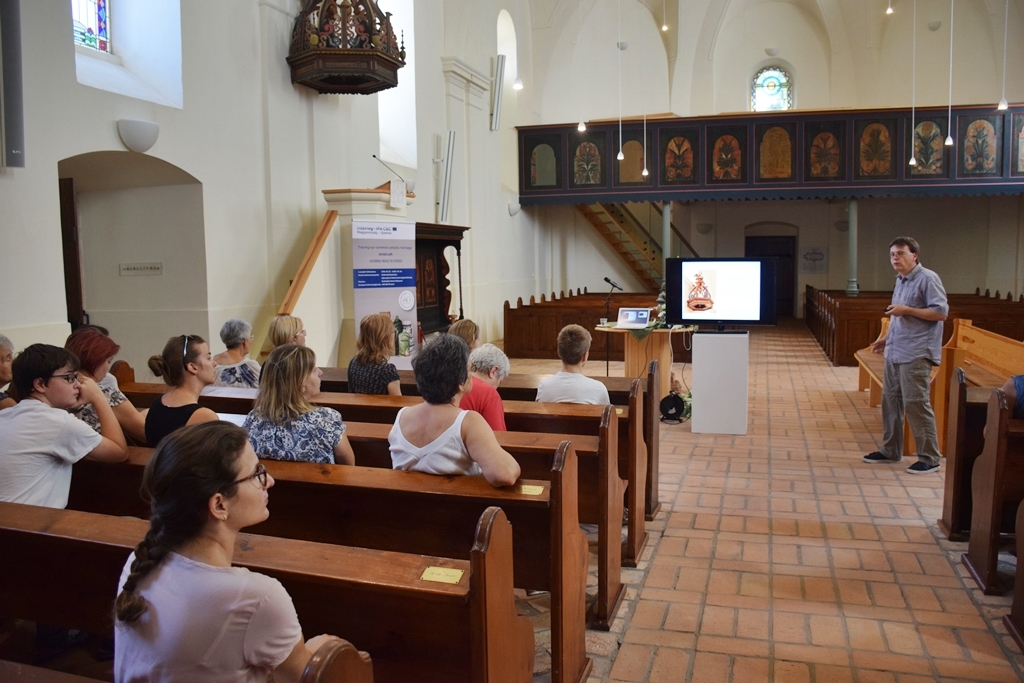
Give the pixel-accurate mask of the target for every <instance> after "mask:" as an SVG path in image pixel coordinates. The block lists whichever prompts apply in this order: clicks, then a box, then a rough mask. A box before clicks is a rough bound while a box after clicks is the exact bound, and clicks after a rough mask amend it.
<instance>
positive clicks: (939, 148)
mask: <svg viewBox="0 0 1024 683" xmlns="http://www.w3.org/2000/svg"><path fill="white" fill-rule="evenodd" d="M946 124H947V119H946V117H945V116H940V117H934V118H932V117H926V118H923V119H915V120H914V129H913V130H910V119H906V128H907V136H906V137H907V142H906V143H905V145H906V148H907V161H908V162H909V161H910V155H911V154H913V155H914V158H915V159H917V165H915V166H907V171H906V178H907V179H911V180H924V179H928V178H948V177H949V154H948V153H947V152H946V145H945V142H946Z"/></svg>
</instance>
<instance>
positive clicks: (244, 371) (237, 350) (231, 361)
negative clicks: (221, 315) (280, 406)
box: [213, 318, 260, 389]
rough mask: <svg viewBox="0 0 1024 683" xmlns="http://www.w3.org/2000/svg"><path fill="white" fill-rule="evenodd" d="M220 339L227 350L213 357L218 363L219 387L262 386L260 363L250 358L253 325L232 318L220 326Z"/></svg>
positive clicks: (247, 387)
mask: <svg viewBox="0 0 1024 683" xmlns="http://www.w3.org/2000/svg"><path fill="white" fill-rule="evenodd" d="M220 340H221V341H222V342H224V346H226V347H227V350H226V351H224V353H218V354H217V355H216V356H214V357H213V361H214V362H215V363H216V364H217V381H215V382H214V385H216V386H218V387H241V388H245V389H258V388H259V386H260V364H259V363H257V362H256V361H254V360H253V359H252V358H249V350H250V349H249V347H250V345H251V344H252V325H250V324H249V323H247V322H245V321H244V320H239V319H238V318H232V319H231V320H229V321H227V322H226V323H224V325H223V326H222V327H221V328H220Z"/></svg>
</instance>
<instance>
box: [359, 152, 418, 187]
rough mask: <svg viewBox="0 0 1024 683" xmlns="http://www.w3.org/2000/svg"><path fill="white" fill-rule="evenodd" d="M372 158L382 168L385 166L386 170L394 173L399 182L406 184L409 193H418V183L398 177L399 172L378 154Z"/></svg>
mask: <svg viewBox="0 0 1024 683" xmlns="http://www.w3.org/2000/svg"><path fill="white" fill-rule="evenodd" d="M370 156H372V157H373V158H374V159H376V160H377V163H379V164H380V165H381V166H383V167H384V168H386V169H388V170H389V171H391V172H392V173H394V174H395V175H396V176H397V177H398V179H399V180H401V181H402V182H403V183H405V186H406V187H407V188H408V189H409V192H415V191H416V181H415V180H406V179H405V178H403V177H402V176H400V175H398V171H396V170H395V169H393V168H391V167H390V166H388V165H387V164H385V163H384V162H383V161H381V160H380V157H379V156H377V155H376V154H371V155H370Z"/></svg>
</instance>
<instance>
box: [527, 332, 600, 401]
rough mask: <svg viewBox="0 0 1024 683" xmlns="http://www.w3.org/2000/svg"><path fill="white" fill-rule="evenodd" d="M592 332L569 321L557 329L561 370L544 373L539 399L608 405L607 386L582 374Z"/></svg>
mask: <svg viewBox="0 0 1024 683" xmlns="http://www.w3.org/2000/svg"><path fill="white" fill-rule="evenodd" d="M590 341H591V336H590V332H588V331H587V330H586V328H583V327H580V326H579V325H566V326H565V327H563V328H562V331H561V332H559V333H558V357H559V358H561V359H562V370H561V372H557V373H555V374H554V375H551V376H550V377H545V378H544V379H542V380H541V381H540V384H539V385H538V386H537V400H538V401H543V402H546V403H585V404H590V405H606V404H609V403H611V400H610V399H609V398H608V387H606V386H605V385H603V384H601V383H600V382H598V381H597V380H596V379H592V378H590V377H587V376H586V375H584V374H583V366H584V365H586V364H587V359H588V358H590Z"/></svg>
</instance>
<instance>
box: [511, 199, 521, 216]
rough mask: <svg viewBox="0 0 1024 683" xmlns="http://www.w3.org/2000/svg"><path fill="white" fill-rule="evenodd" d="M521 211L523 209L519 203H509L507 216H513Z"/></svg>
mask: <svg viewBox="0 0 1024 683" xmlns="http://www.w3.org/2000/svg"><path fill="white" fill-rule="evenodd" d="M522 209H523V207H522V205H521V204H520V203H519V202H509V203H508V215H509V216H515V215H516V214H517V213H519V212H520V211H521V210H522Z"/></svg>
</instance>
